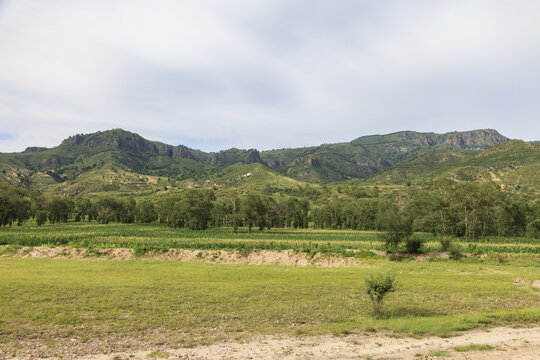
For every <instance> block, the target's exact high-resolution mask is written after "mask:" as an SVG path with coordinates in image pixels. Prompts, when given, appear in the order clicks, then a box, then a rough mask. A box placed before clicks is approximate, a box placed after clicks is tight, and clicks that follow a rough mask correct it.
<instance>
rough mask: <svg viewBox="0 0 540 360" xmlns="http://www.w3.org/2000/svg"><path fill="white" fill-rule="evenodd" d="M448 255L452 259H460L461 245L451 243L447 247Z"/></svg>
mask: <svg viewBox="0 0 540 360" xmlns="http://www.w3.org/2000/svg"><path fill="white" fill-rule="evenodd" d="M448 256H449V257H450V259H452V260H461V258H462V257H463V248H462V247H461V245H459V244H456V243H452V244H451V245H450V247H449V248H448Z"/></svg>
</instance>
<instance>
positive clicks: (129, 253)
mask: <svg viewBox="0 0 540 360" xmlns="http://www.w3.org/2000/svg"><path fill="white" fill-rule="evenodd" d="M4 247H5V246H0V250H2V249H3V248H4ZM1 257H23V258H63V259H89V258H90V259H100V258H102V259H112V260H129V259H142V260H170V261H198V262H205V263H222V264H246V265H283V266H298V267H304V266H316V267H324V268H334V267H373V266H371V265H367V264H365V263H364V262H363V260H362V259H361V258H355V257H343V256H340V255H335V254H322V253H317V254H315V255H310V254H306V253H303V252H297V251H293V250H283V251H273V250H253V251H250V252H241V251H236V250H185V249H170V250H168V251H165V252H158V251H156V252H149V253H146V254H145V255H144V256H142V257H137V256H135V251H134V250H133V249H125V248H118V249H102V248H92V249H85V248H71V247H62V246H59V247H46V246H36V247H21V248H20V249H18V250H17V251H16V252H15V253H9V254H4V255H2V256H1Z"/></svg>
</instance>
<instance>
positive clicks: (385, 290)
mask: <svg viewBox="0 0 540 360" xmlns="http://www.w3.org/2000/svg"><path fill="white" fill-rule="evenodd" d="M364 283H365V292H366V294H367V296H368V297H369V299H370V300H371V302H372V304H373V309H374V311H375V312H376V313H379V312H380V310H381V305H382V302H383V300H384V298H385V296H386V295H388V294H389V293H391V292H394V291H396V290H397V289H398V282H397V280H396V277H395V275H394V274H392V273H375V274H371V275H369V276H368V277H367V278H365V279H364Z"/></svg>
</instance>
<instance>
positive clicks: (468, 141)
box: [437, 129, 510, 149]
mask: <svg viewBox="0 0 540 360" xmlns="http://www.w3.org/2000/svg"><path fill="white" fill-rule="evenodd" d="M508 140H510V139H508V138H507V137H506V136H502V135H501V134H499V133H498V132H497V131H496V130H493V129H482V130H473V131H463V132H452V133H446V134H442V135H441V136H440V138H439V139H438V141H437V144H444V145H450V146H455V147H460V148H480V149H484V148H487V147H490V146H493V145H496V144H498V143H501V142H505V141H508Z"/></svg>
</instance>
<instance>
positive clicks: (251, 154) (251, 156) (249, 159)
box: [245, 149, 261, 164]
mask: <svg viewBox="0 0 540 360" xmlns="http://www.w3.org/2000/svg"><path fill="white" fill-rule="evenodd" d="M245 162H246V163H247V164H252V163H256V162H261V156H260V155H259V152H258V151H257V150H255V149H250V150H248V154H247V156H246V159H245Z"/></svg>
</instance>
